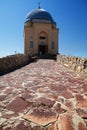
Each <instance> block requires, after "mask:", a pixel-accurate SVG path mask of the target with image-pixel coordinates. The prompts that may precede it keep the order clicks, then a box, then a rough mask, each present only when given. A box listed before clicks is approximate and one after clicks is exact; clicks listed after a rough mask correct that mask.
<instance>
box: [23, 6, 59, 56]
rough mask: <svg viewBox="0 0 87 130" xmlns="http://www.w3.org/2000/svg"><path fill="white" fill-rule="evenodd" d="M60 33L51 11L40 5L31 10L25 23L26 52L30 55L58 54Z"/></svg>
mask: <svg viewBox="0 0 87 130" xmlns="http://www.w3.org/2000/svg"><path fill="white" fill-rule="evenodd" d="M58 33H59V29H58V28H57V27H56V22H55V21H54V20H53V18H52V16H51V15H50V13H49V12H47V11H46V10H44V9H41V8H40V7H39V8H38V9H36V10H34V11H32V12H30V13H29V14H28V15H27V17H26V20H25V24H24V53H25V54H26V55H30V56H32V55H45V54H57V53H58Z"/></svg>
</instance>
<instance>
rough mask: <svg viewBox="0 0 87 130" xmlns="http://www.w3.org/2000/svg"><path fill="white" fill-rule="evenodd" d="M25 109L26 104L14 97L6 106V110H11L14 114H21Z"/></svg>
mask: <svg viewBox="0 0 87 130" xmlns="http://www.w3.org/2000/svg"><path fill="white" fill-rule="evenodd" d="M26 107H28V103H27V102H26V101H24V100H23V99H21V98H20V97H16V98H15V99H13V100H12V101H11V102H10V103H9V104H8V105H7V109H8V110H12V111H13V112H16V113H18V112H22V111H23V110H24V109H26Z"/></svg>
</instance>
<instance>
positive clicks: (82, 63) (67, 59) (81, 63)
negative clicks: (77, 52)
mask: <svg viewBox="0 0 87 130" xmlns="http://www.w3.org/2000/svg"><path fill="white" fill-rule="evenodd" d="M57 61H58V62H59V63H61V64H63V65H64V66H66V67H69V68H71V69H73V70H74V71H76V72H77V73H80V72H83V73H85V74H87V58H80V57H75V56H65V55H57Z"/></svg>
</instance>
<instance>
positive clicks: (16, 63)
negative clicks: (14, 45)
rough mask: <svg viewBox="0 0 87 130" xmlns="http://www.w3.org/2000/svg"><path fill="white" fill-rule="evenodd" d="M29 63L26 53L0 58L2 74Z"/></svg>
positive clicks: (0, 71)
mask: <svg viewBox="0 0 87 130" xmlns="http://www.w3.org/2000/svg"><path fill="white" fill-rule="evenodd" d="M28 63H29V58H28V56H26V55H24V54H16V55H10V56H6V57H3V58H0V75H3V74H6V73H8V72H10V71H13V70H15V69H18V68H20V67H22V66H24V65H26V64H28Z"/></svg>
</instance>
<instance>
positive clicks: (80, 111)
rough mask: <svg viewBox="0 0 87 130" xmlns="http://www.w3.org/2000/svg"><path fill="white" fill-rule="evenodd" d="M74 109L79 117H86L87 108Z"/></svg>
mask: <svg viewBox="0 0 87 130" xmlns="http://www.w3.org/2000/svg"><path fill="white" fill-rule="evenodd" d="M76 111H77V113H78V115H79V116H80V117H82V118H83V119H87V109H80V108H78V109H77V110H76Z"/></svg>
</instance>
